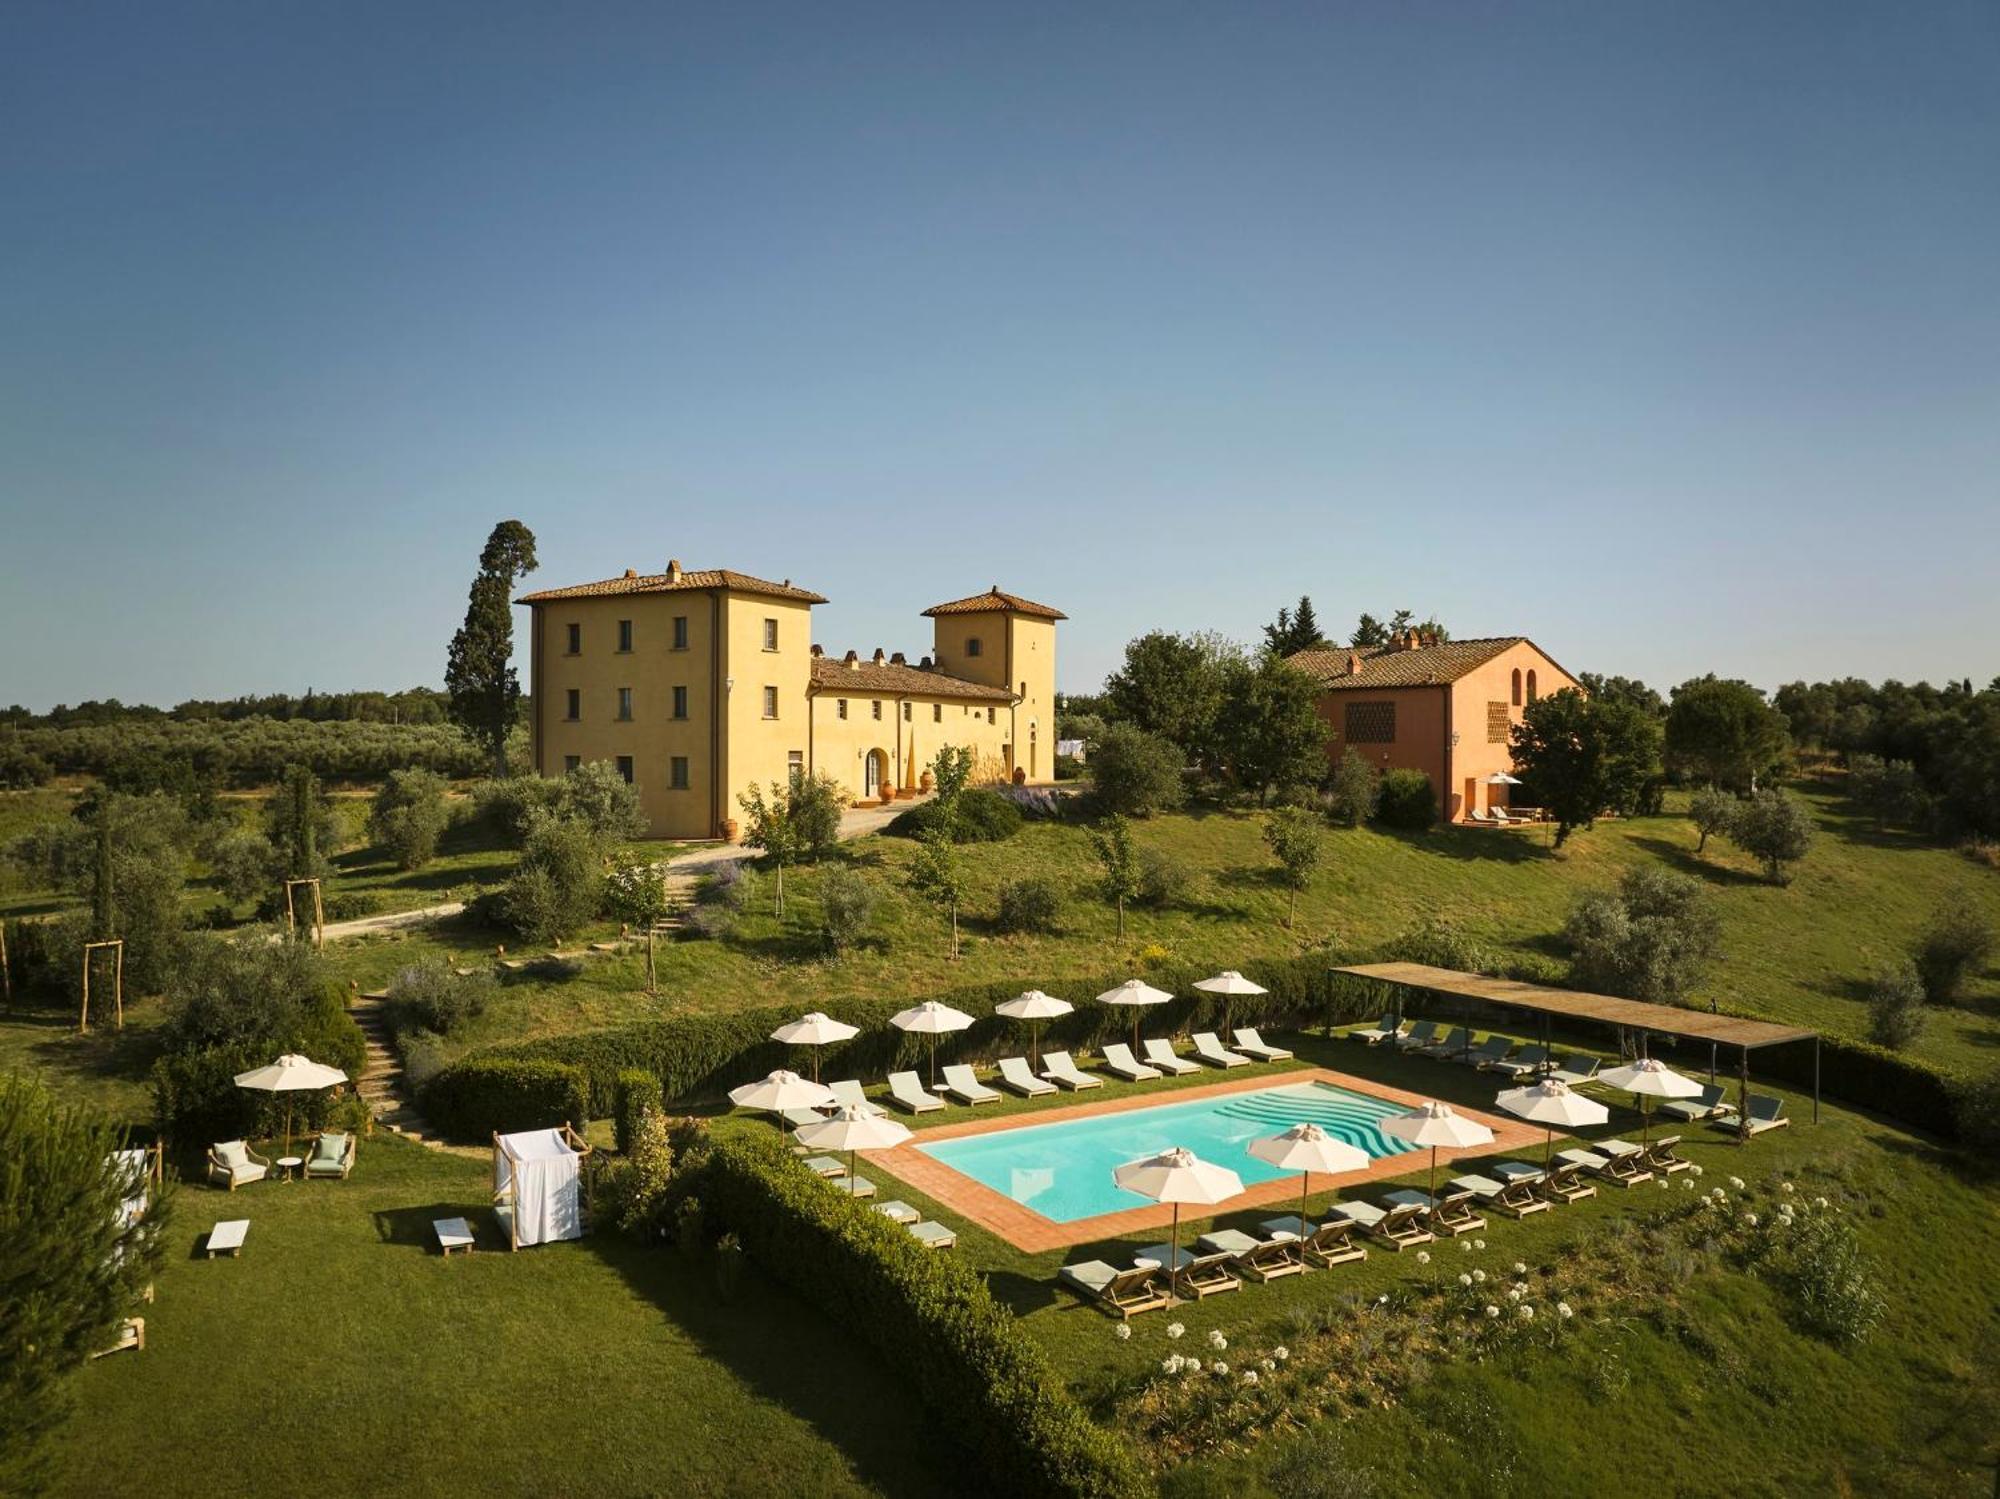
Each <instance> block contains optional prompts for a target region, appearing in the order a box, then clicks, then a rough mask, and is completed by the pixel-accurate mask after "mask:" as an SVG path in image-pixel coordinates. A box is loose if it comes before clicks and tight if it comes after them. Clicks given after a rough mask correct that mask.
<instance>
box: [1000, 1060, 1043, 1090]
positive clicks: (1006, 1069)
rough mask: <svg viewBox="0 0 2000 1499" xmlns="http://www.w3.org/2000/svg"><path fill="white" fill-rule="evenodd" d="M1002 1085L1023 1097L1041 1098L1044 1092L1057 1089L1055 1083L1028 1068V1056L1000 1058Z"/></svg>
mask: <svg viewBox="0 0 2000 1499" xmlns="http://www.w3.org/2000/svg"><path fill="white" fill-rule="evenodd" d="M1000 1086H1001V1087H1003V1088H1007V1089H1010V1090H1011V1091H1013V1092H1015V1093H1018V1094H1020V1095H1021V1096H1022V1097H1023V1098H1040V1097H1041V1096H1042V1095H1043V1094H1044V1093H1053V1092H1055V1091H1056V1085H1055V1084H1054V1083H1049V1082H1044V1081H1042V1079H1040V1078H1038V1077H1036V1076H1035V1074H1034V1073H1032V1072H1030V1071H1029V1070H1028V1059H1027V1058H1026V1057H1002V1058H1001V1059H1000Z"/></svg>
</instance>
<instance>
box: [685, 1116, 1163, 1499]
mask: <svg viewBox="0 0 2000 1499" xmlns="http://www.w3.org/2000/svg"><path fill="white" fill-rule="evenodd" d="M701 1197H702V1201H703V1202H704V1203H705V1204H706V1205H707V1209H708V1211H709V1212H710V1213H711V1214H713V1215H714V1216H715V1218H717V1219H718V1220H720V1221H721V1222H722V1223H723V1224H725V1225H726V1226H727V1228H728V1229H729V1231H730V1232H731V1233H732V1234H733V1235H735V1236H736V1237H737V1238H738V1239H739V1240H740V1241H741V1244H742V1247H743V1249H744V1251H745V1252H747V1253H748V1254H750V1255H752V1256H754V1257H755V1258H756V1259H757V1261H758V1263H759V1264H761V1265H762V1266H763V1267H764V1269H765V1270H766V1271H767V1272H768V1273H769V1274H771V1275H772V1276H774V1277H775V1278H777V1279H778V1280H779V1281H781V1282H783V1283H784V1284H786V1285H789V1286H791V1287H792V1288H793V1289H795V1290H797V1291H799V1292H801V1293H803V1294H807V1295H810V1296H811V1297H812V1299H813V1302H814V1304H815V1305H817V1306H819V1307H820V1308H821V1309H823V1310H824V1311H825V1312H826V1313H827V1314H828V1315H829V1316H831V1317H832V1318H833V1319H834V1320H835V1321H836V1322H839V1323H841V1324H842V1325H843V1326H847V1327H851V1328H853V1329H855V1330H856V1332H857V1333H858V1334H860V1335H861V1336H863V1337H865V1338H867V1339H868V1340H869V1341H870V1342H871V1343H873V1344H874V1346H875V1347H876V1349H877V1351H878V1352H880V1353H881V1354H882V1355H883V1356H884V1357H885V1358H886V1359H887V1360H888V1361H889V1362H890V1363H891V1364H892V1365H893V1366H895V1367H897V1368H899V1369H902V1370H904V1371H905V1372H906V1373H907V1374H908V1376H909V1380H910V1384H911V1387H912V1389H913V1390H914V1391H915V1392H916V1393H917V1394H918V1395H919V1397H920V1398H921V1399H922V1400H923V1401H924V1402H925V1403H926V1404H927V1405H928V1406H930V1408H931V1410H932V1412H933V1414H934V1415H935V1416H936V1418H937V1421H938V1424H939V1425H940V1426H942V1427H943V1428H945V1429H947V1430H950V1431H953V1432H956V1433H959V1434H960V1435H961V1436H962V1437H963V1438H964V1440H965V1441H966V1442H967V1443H968V1445H969V1446H970V1448H971V1450H972V1453H973V1455H974V1457H975V1459H976V1461H977V1463H978V1466H979V1469H980V1471H981V1472H982V1473H983V1475H984V1476H985V1477H986V1478H987V1480H988V1481H989V1482H990V1484H991V1486H992V1488H993V1489H994V1490H995V1491H996V1492H1001V1493H1008V1494H1020V1495H1031V1496H1040V1495H1047V1496H1056V1495H1067V1496H1080V1499H1115V1496H1132V1499H1137V1496H1139V1495H1141V1494H1144V1493H1146V1492H1148V1490H1149V1485H1148V1484H1147V1482H1146V1480H1145V1478H1144V1476H1143V1474H1142V1471H1141V1469H1140V1467H1139V1465H1138V1463H1137V1461H1136V1460H1135V1459H1134V1457H1133V1455H1132V1453H1131V1452H1130V1450H1129V1449H1128V1448H1127V1447H1126V1446H1125V1444H1124V1443H1123V1442H1122V1441H1121V1440H1120V1439H1119V1438H1118V1437H1116V1436H1115V1435H1113V1434H1112V1433H1111V1432H1110V1431H1108V1430H1106V1429H1105V1428H1103V1427H1100V1426H1098V1425H1097V1424H1096V1423H1095V1422H1094V1421H1092V1420H1091V1418H1090V1417H1089V1415H1088V1414H1087V1413H1086V1412H1085V1411H1084V1409H1083V1407H1082V1406H1080V1405H1079V1404H1078V1403H1077V1402H1076V1399H1075V1397H1073V1396H1072V1395H1071V1394H1070V1392H1069V1389H1068V1386H1067V1384H1066V1382H1065V1381H1064V1380H1063V1378H1062V1376H1061V1375H1060V1374H1059V1373H1058V1372H1057V1371H1056V1369H1055V1368H1054V1367H1053V1365H1052V1364H1051V1363H1050V1361H1049V1357H1048V1355H1047V1354H1046V1353H1044V1352H1043V1351H1042V1349H1041V1346H1040V1345H1039V1344H1038V1343H1037V1342H1036V1341H1035V1340H1034V1339H1033V1338H1031V1337H1029V1336H1028V1335H1027V1334H1026V1333H1024V1332H1023V1331H1022V1330H1021V1327H1020V1324H1019V1323H1018V1322H1017V1321H1016V1319H1015V1318H1014V1316H1013V1314H1012V1313H1011V1312H1009V1311H1008V1310H1007V1309H1006V1308H1005V1307H1003V1306H1001V1305H1000V1304H999V1303H998V1302H996V1301H995V1300H994V1299H993V1297H992V1295H991V1294H990V1293H989V1292H988V1291H987V1289H986V1286H985V1284H984V1282H983V1281H982V1279H981V1278H980V1276H979V1274H978V1273H977V1272H976V1271H974V1270H973V1269H972V1268H971V1267H969V1266H968V1265H965V1264H963V1263H961V1262H960V1261H958V1260H957V1259H955V1258H954V1257H952V1256H950V1255H941V1254H933V1253H931V1252H929V1251H927V1250H925V1249H924V1248H923V1247H922V1246H921V1245H919V1244H918V1243H917V1242H916V1241H915V1240H914V1239H912V1238H911V1237H910V1236H909V1235H908V1234H907V1233H905V1232H903V1231H902V1230H901V1229H900V1228H898V1227H897V1226H896V1225H895V1224H893V1223H890V1222H889V1221H888V1220H887V1219H885V1218H883V1217H882V1216H881V1215H880V1214H879V1213H875V1212H871V1211H870V1210H869V1209H868V1208H867V1207H866V1205H864V1204H860V1203H856V1202H854V1201H852V1200H850V1199H847V1198H843V1197H842V1196H840V1195H839V1194H837V1193H833V1192H829V1191H827V1190H826V1188H825V1186H824V1185H823V1184H822V1183H820V1182H818V1181H815V1180H814V1179H813V1178H812V1176H811V1175H810V1173H808V1172H806V1171H804V1170H803V1169H801V1167H800V1166H799V1164H798V1163H797V1162H796V1161H794V1160H792V1159H791V1158H790V1157H789V1156H786V1155H784V1154H781V1153H780V1152H778V1150H777V1149H776V1148H775V1147H774V1146H773V1145H772V1144H771V1143H770V1142H768V1141H753V1140H750V1139H747V1138H739V1139H733V1140H729V1141H726V1142H724V1143H723V1144H721V1145H718V1146H717V1147H716V1148H715V1150H714V1152H713V1154H712V1155H711V1156H710V1158H709V1162H708V1165H707V1167H706V1169H705V1171H704V1173H703V1179H702V1182H701Z"/></svg>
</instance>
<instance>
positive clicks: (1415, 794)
mask: <svg viewBox="0 0 2000 1499" xmlns="http://www.w3.org/2000/svg"><path fill="white" fill-rule="evenodd" d="M1375 820H1376V821H1377V822H1379V823H1381V824H1382V826H1384V827H1387V828H1400V829H1402V830H1403V831H1405V832H1410V833H1420V832H1422V831H1423V830H1424V829H1425V828H1428V827H1429V826H1430V825H1431V824H1432V823H1434V822H1436V821H1437V793H1436V792H1435V791H1433V790H1432V789H1431V778H1430V777H1429V776H1427V775H1425V774H1424V773H1423V772H1422V771H1421V770H1388V771H1384V772H1383V773H1382V779H1381V782H1380V783H1379V785H1378V787H1377V791H1376V797H1375Z"/></svg>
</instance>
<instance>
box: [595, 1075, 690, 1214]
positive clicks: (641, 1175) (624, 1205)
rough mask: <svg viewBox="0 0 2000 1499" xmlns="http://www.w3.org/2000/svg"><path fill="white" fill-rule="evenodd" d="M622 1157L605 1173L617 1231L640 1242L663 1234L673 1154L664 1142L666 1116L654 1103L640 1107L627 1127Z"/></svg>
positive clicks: (671, 1176) (621, 1148)
mask: <svg viewBox="0 0 2000 1499" xmlns="http://www.w3.org/2000/svg"><path fill="white" fill-rule="evenodd" d="M619 1149H620V1150H621V1152H623V1156H624V1158H623V1159H622V1160H620V1161H618V1162H616V1163H615V1164H614V1165H613V1167H612V1169H611V1171H610V1172H609V1173H608V1174H607V1178H606V1181H605V1187H606V1196H607V1198H608V1200H609V1207H610V1214H611V1217H612V1218H613V1219H614V1220H615V1221H616V1222H617V1224H618V1227H619V1230H620V1231H621V1232H623V1233H626V1234H629V1235H630V1236H631V1237H633V1238H635V1239H639V1240H641V1241H644V1242H651V1241H653V1240H656V1239H659V1238H662V1237H664V1235H665V1233H666V1220H667V1204H668V1198H667V1194H668V1191H669V1190H670V1189H671V1187H672V1185H673V1171H674V1153H673V1148H672V1147H671V1146H670V1145H668V1143H667V1116H666V1115H665V1114H664V1113H663V1112H661V1110H660V1108H659V1106H658V1105H656V1104H652V1103H648V1104H645V1105H643V1106H642V1107H641V1108H640V1109H639V1112H638V1115H637V1117H635V1118H634V1119H633V1120H632V1122H631V1125H630V1129H629V1133H628V1137H627V1140H626V1143H625V1144H624V1145H621V1146H620V1147H619Z"/></svg>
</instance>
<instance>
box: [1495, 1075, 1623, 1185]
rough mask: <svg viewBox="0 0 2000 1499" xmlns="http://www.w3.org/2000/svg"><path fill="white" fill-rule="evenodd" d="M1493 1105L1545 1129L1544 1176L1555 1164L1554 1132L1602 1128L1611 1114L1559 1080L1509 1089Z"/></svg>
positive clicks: (1553, 1079)
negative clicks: (1593, 1126)
mask: <svg viewBox="0 0 2000 1499" xmlns="http://www.w3.org/2000/svg"><path fill="white" fill-rule="evenodd" d="M1494 1102H1495V1103H1497V1104H1498V1105H1499V1106H1500V1107H1501V1108H1503V1109H1505V1110H1506V1111H1507V1112H1508V1113H1510V1114H1512V1115H1513V1116H1514V1117H1515V1118H1516V1119H1525V1120H1527V1121H1528V1122H1529V1123H1530V1124H1540V1125H1543V1126H1545V1127H1546V1128H1547V1129H1548V1132H1549V1137H1548V1140H1547V1142H1546V1143H1545V1145H1544V1147H1543V1150H1542V1171H1543V1173H1544V1174H1546V1173H1547V1172H1548V1169H1549V1167H1550V1166H1551V1165H1552V1164H1553V1163H1554V1161H1555V1153H1556V1130H1557V1129H1559V1128H1560V1129H1565V1130H1573V1129H1579V1128H1581V1127H1582V1126H1584V1125H1586V1124H1602V1123H1603V1122H1604V1121H1605V1120H1607V1119H1609V1118H1610V1117H1611V1110H1609V1109H1607V1108H1606V1107H1605V1106H1604V1105H1603V1104H1601V1103H1599V1102H1598V1101H1597V1100H1596V1099H1594V1098H1585V1097H1584V1096H1583V1095H1582V1094H1581V1093H1578V1092H1576V1091H1575V1090H1574V1089H1572V1088H1571V1087H1570V1085H1569V1084H1568V1083H1566V1082H1564V1081H1563V1080H1562V1079H1561V1078H1558V1077H1545V1078H1543V1079H1542V1080H1541V1081H1540V1082H1538V1083H1530V1084H1529V1085H1528V1086H1527V1087H1525V1088H1509V1089H1508V1090H1507V1091H1506V1092H1504V1093H1502V1094H1501V1095H1500V1096H1499V1097H1498V1098H1497V1099H1495V1100H1494Z"/></svg>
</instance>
